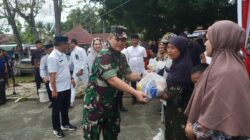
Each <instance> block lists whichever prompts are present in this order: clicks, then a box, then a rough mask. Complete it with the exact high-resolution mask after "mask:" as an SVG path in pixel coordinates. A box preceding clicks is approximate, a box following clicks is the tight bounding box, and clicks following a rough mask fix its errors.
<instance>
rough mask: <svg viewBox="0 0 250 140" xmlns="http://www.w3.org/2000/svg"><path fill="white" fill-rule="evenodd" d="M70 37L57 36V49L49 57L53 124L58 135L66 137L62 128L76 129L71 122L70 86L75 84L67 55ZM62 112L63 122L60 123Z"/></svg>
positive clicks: (54, 131)
mask: <svg viewBox="0 0 250 140" xmlns="http://www.w3.org/2000/svg"><path fill="white" fill-rule="evenodd" d="M67 42H68V37H64V36H56V37H55V44H54V45H55V49H54V50H53V51H52V52H51V53H50V55H49V57H48V71H49V76H50V90H51V92H52V104H53V105H52V125H53V129H54V130H53V133H54V135H56V137H59V138H61V137H64V133H63V131H62V130H71V131H73V130H76V127H75V126H73V125H71V124H70V122H69V117H68V111H69V106H70V94H71V93H70V92H71V91H70V86H71V84H73V85H74V84H75V83H74V80H73V79H72V78H71V76H70V71H69V61H68V59H67V57H66V55H65V51H66V49H67V48H68V43H67ZM60 114H61V122H62V123H60Z"/></svg>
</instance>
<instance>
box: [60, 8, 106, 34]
mask: <svg viewBox="0 0 250 140" xmlns="http://www.w3.org/2000/svg"><path fill="white" fill-rule="evenodd" d="M98 14H99V13H98V8H97V7H92V6H90V5H85V6H83V7H82V8H76V9H73V10H71V11H70V13H69V15H68V16H67V21H66V22H64V23H63V24H62V27H63V30H64V31H69V30H70V29H72V28H73V27H74V26H75V25H82V26H83V27H84V28H85V29H87V30H88V31H89V32H91V33H93V32H94V33H97V32H102V21H101V18H99V17H98Z"/></svg>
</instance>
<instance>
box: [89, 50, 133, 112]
mask: <svg viewBox="0 0 250 140" xmlns="http://www.w3.org/2000/svg"><path fill="white" fill-rule="evenodd" d="M129 73H131V70H130V68H129V66H128V64H127V61H126V57H125V55H124V54H122V53H120V52H115V51H114V50H113V49H112V48H111V47H109V48H108V49H103V50H102V51H101V52H100V53H99V54H98V55H97V57H96V59H95V61H94V64H93V66H92V75H91V76H90V78H89V85H88V87H87V88H86V91H85V98H84V109H87V110H92V111H93V112H95V113H97V114H95V116H98V113H100V114H102V113H103V111H104V110H112V108H113V107H114V106H115V102H116V101H117V100H116V97H117V92H118V90H117V89H116V88H114V87H112V86H111V85H110V84H109V83H108V82H107V80H108V79H109V78H112V77H115V76H117V77H119V78H120V79H123V80H125V79H124V77H125V75H126V74H129ZM100 114H99V115H100Z"/></svg>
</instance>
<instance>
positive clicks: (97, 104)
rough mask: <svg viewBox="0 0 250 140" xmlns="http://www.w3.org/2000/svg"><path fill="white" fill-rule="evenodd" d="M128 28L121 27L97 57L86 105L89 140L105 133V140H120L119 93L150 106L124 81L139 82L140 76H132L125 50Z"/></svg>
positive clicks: (84, 127)
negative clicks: (119, 91) (128, 95)
mask: <svg viewBox="0 0 250 140" xmlns="http://www.w3.org/2000/svg"><path fill="white" fill-rule="evenodd" d="M125 31H126V28H125V27H123V26H117V27H116V28H115V31H114V33H112V35H111V38H110V40H109V43H108V48H107V49H104V50H102V51H101V52H100V54H99V55H98V56H97V58H96V60H95V62H94V64H93V66H92V75H91V76H90V78H89V85H88V87H87V88H86V90H85V97H84V103H83V132H84V139H85V140H99V137H100V132H101V131H102V134H103V139H104V140H116V139H117V136H118V133H119V132H120V112H119V111H118V100H117V92H118V90H121V91H124V92H126V93H130V94H132V95H134V96H136V97H137V100H138V101H139V102H142V103H146V102H147V100H146V98H145V97H146V95H145V94H144V93H143V92H141V91H137V90H134V89H133V88H132V87H130V86H129V85H128V84H126V83H125V82H124V81H123V80H125V78H126V80H130V81H135V80H139V79H140V78H141V75H140V74H137V73H132V72H131V70H130V68H129V66H128V64H127V61H126V58H125V55H124V54H122V53H121V50H123V48H124V47H125V44H126V39H127V35H126V32H125Z"/></svg>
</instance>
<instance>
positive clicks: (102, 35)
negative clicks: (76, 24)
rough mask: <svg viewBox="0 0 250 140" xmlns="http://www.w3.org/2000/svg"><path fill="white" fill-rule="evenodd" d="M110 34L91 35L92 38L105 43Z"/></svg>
mask: <svg viewBox="0 0 250 140" xmlns="http://www.w3.org/2000/svg"><path fill="white" fill-rule="evenodd" d="M109 35H110V33H102V34H93V36H94V37H99V38H101V39H102V41H103V42H107V41H108V38H109Z"/></svg>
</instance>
